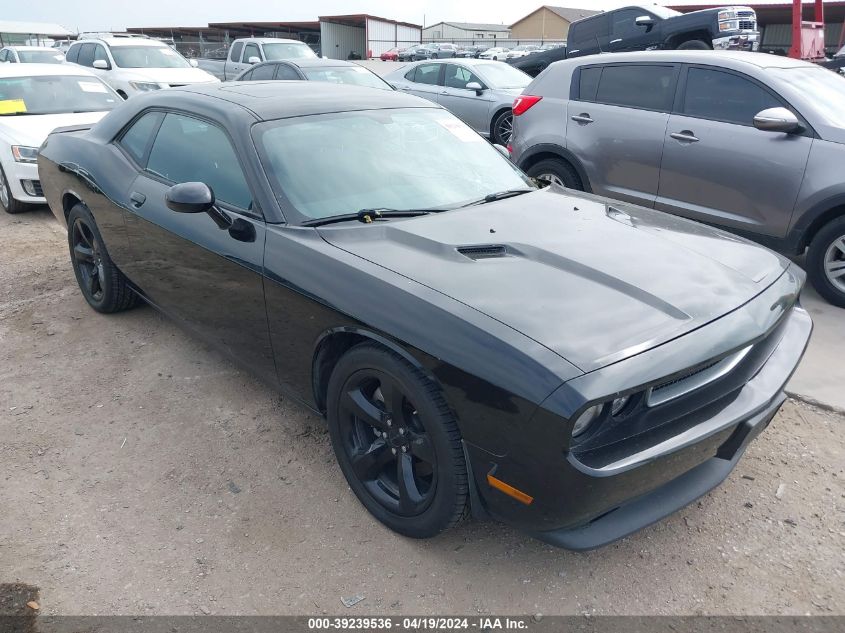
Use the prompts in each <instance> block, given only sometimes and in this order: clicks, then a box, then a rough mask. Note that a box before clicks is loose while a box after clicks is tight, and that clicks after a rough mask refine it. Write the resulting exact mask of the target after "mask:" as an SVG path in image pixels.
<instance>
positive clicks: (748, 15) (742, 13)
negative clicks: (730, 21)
mask: <svg viewBox="0 0 845 633" xmlns="http://www.w3.org/2000/svg"><path fill="white" fill-rule="evenodd" d="M736 17H738V18H739V19H740V20H741V19H742V18H756V17H757V16H756V15H754V11H737V12H736Z"/></svg>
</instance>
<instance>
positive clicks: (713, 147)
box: [655, 66, 813, 237]
mask: <svg viewBox="0 0 845 633" xmlns="http://www.w3.org/2000/svg"><path fill="white" fill-rule="evenodd" d="M776 107H787V108H788V107H789V104H788V103H786V102H785V101H784V100H783V99H782V98H781V97H780V96H778V95H777V94H776V93H774V92H773V91H771V90H770V89H769V88H767V87H766V86H764V85H763V84H761V83H759V82H758V81H756V80H754V79H752V78H751V77H749V76H747V75H743V74H741V73H737V72H733V71H728V70H724V69H716V68H712V67H707V66H690V67H688V68H686V69H685V73H684V77H683V80H682V82H681V89H680V94H679V102H678V103H677V104H676V113H675V114H672V116H671V117H670V118H669V125H668V127H667V129H666V136H665V149H664V152H663V161H662V166H661V173H660V189H659V192H658V196H657V200H656V203H655V206H656V208H658V209H660V210H662V211H668V212H670V213H676V214H678V215H683V216H686V217H689V218H693V219H696V220H703V221H705V222H710V223H715V224H720V225H723V226H726V227H732V228H737V229H741V230H748V231H753V232H755V233H763V234H766V235H775V236H779V237H782V236H785V235H786V232H787V229H788V227H789V221H790V218H791V216H792V210H793V207H794V205H795V201H796V199H797V196H798V191H799V189H800V187H801V182H802V180H803V177H804V171H805V169H806V166H807V160H808V158H809V154H810V148H811V146H812V143H813V139H812V134H811V132H810V131H809V129H808V130H807V131H805V132H804V133H799V134H785V133H782V132H769V131H763V130H758V129H757V128H755V127H754V122H753V120H754V116H755V115H756V114H757V113H758V112H760V111H761V110H765V109H767V108H776ZM796 114H798V113H797V112H796ZM799 118H800V115H799Z"/></svg>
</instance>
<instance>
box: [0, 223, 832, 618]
mask: <svg viewBox="0 0 845 633" xmlns="http://www.w3.org/2000/svg"><path fill="white" fill-rule="evenodd" d="M0 232H2V234H3V235H5V236H6V237H5V239H6V242H5V244H6V246H5V247H4V248H3V249H2V251H0V271H2V272H0V276H2V283H0V508H2V510H0V583H7V584H12V583H26V584H28V585H32V586H34V587H37V588H38V589H39V590H40V604H41V613H43V614H47V615H49V614H74V615H93V614H146V615H151V614H200V613H215V614H217V613H219V614H228V615H234V614H302V613H315V614H318V613H342V614H343V615H361V614H370V613H384V614H402V613H417V614H444V613H467V614H472V613H537V612H540V613H543V614H581V613H595V614H700V613H705V614H805V613H810V614H832V613H837V614H845V578H843V576H845V459H843V456H845V450H843V449H845V439H843V435H844V434H843V428H844V427H843V422H845V419H843V418H842V417H839V416H837V415H836V414H833V413H829V412H825V411H821V410H819V409H815V408H812V407H810V406H807V405H804V404H800V403H797V402H794V401H789V402H788V403H787V404H786V405H785V407H784V409H783V410H782V412H781V413H780V414H779V415H778V416H777V418H775V420H774V422H773V423H772V425H771V426H770V427H769V429H768V430H767V431H766V432H765V433H764V434H763V435H762V436H761V437H760V438H759V439H758V440H757V441H756V442H755V443H754V444H753V445H752V446H751V447H750V449H749V451H748V453H747V454H746V456H745V458H744V459H743V460H742V461H741V462H740V464H739V466H738V467H737V469H736V471H735V472H734V473H733V474H732V475H731V476H730V478H729V479H728V481H727V482H726V483H725V484H724V485H723V486H721V487H720V488H718V489H717V490H715V491H714V492H712V493H711V494H709V495H707V496H706V497H704V498H703V499H701V500H700V501H699V502H698V503H696V504H693V505H692V506H690V507H688V508H686V509H684V510H682V511H681V512H679V513H677V514H675V515H674V516H672V517H670V518H669V519H667V520H665V521H663V522H661V523H660V524H658V525H656V526H653V527H651V528H648V529H646V530H644V531H642V532H640V533H638V534H636V535H634V536H632V537H630V538H627V539H625V540H623V541H621V542H619V543H616V544H614V545H611V546H609V547H606V548H604V549H602V550H599V551H595V552H590V553H586V554H577V553H572V552H567V551H563V550H557V549H554V548H551V547H550V546H547V545H545V544H542V543H539V542H537V541H534V540H532V539H530V538H528V537H526V536H524V535H522V534H520V533H518V532H516V531H514V530H512V529H510V528H508V527H505V526H502V525H498V524H495V523H476V522H470V523H467V524H465V525H463V526H461V527H459V528H458V529H455V530H453V531H452V532H450V533H448V534H446V535H443V536H441V537H439V538H437V539H434V540H430V541H425V542H419V541H412V540H408V539H405V538H402V537H399V536H397V535H394V534H392V533H391V532H389V531H388V530H387V529H385V528H383V527H382V526H381V525H380V524H378V523H376V522H375V521H374V520H373V519H371V518H370V516H369V515H368V514H367V513H366V512H365V511H364V510H363V508H362V507H361V505H360V504H359V503H358V502H357V501H356V499H355V498H354V496H353V495H352V493H351V491H350V490H349V489H348V487H347V485H346V483H345V481H344V479H343V477H342V475H341V473H340V471H339V469H338V467H337V466H336V464H335V460H334V457H333V455H332V452H331V448H330V445H329V441H328V437H327V434H326V430H325V428H324V425H323V422H322V420H320V419H319V418H317V417H315V416H314V415H313V414H311V413H309V412H308V411H306V410H305V409H303V408H301V407H300V406H298V405H295V404H292V403H290V402H288V401H286V400H284V399H283V398H281V397H280V396H279V395H278V394H277V393H275V392H274V391H273V390H272V389H271V388H270V387H268V386H266V385H264V384H262V383H260V382H258V381H257V380H255V379H253V378H252V377H251V376H249V375H248V374H246V373H244V372H242V371H240V370H238V369H237V368H235V367H234V366H233V365H231V364H230V363H229V362H228V361H227V360H225V359H224V358H222V357H221V356H220V355H219V354H218V353H217V352H215V351H213V350H210V349H208V348H206V347H204V346H203V345H202V344H199V343H197V342H196V341H195V340H194V339H192V338H191V337H190V336H189V335H187V334H185V333H184V332H182V331H181V330H180V329H179V328H177V327H176V326H174V324H173V323H171V322H169V321H168V320H166V319H164V318H162V317H161V316H160V315H158V314H157V313H156V312H154V311H153V310H152V309H150V308H140V309H137V310H134V311H131V312H128V313H124V314H122V315H117V316H111V317H105V316H102V315H99V314H96V313H95V312H93V311H92V310H91V309H90V308H88V306H87V305H86V304H85V303H84V301H83V299H82V297H81V295H80V294H79V292H78V291H77V289H76V285H75V282H74V280H73V276H72V273H71V268H70V265H69V262H68V255H67V247H66V243H65V235H64V232H63V230H62V229H61V227H60V226H59V225H58V224H57V223H56V222H55V221H54V220H53V218H52V216H51V215H50V214H49V211H47V210H46V209H45V210H36V211H33V212H31V213H28V214H25V215H20V216H9V215H5V214H4V215H3V216H2V217H0ZM353 595H361V596H363V597H364V600H363V601H362V602H360V603H359V604H357V605H355V606H353V607H351V608H346V607H344V606H343V605H342V603H341V597H349V596H353Z"/></svg>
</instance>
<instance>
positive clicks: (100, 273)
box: [67, 204, 139, 314]
mask: <svg viewBox="0 0 845 633" xmlns="http://www.w3.org/2000/svg"><path fill="white" fill-rule="evenodd" d="M67 227H68V230H67V237H68V247H69V248H70V260H71V263H72V264H73V272H74V274H75V275H76V282H77V283H78V284H79V289H80V290H81V291H82V296H83V297H85V300H86V301H87V302H88V305H90V306H91V307H92V308H94V309H95V310H96V311H97V312H102V313H104V314H110V313H112V312H121V311H123V310H128V309H129V308H132V307H134V306H136V305H137V304H138V301H139V298H138V295H137V294H135V292H133V291H132V289H131V288H129V284H128V282H127V280H126V277H125V276H124V275H123V273H122V272H120V271H119V270H118V269H117V266H115V265H114V263H113V262H112V260H111V258H110V257H109V254H108V251H107V250H106V244H105V242H103V237H102V236H101V235H100V230H99V229H98V228H97V223H96V221H95V220H94V216H93V215H91V212H90V211H89V210H88V209H87V208H86V207H85V206H84V205H82V204H77V205H74V207H73V208H72V209H71V210H70V213H69V214H68V219H67Z"/></svg>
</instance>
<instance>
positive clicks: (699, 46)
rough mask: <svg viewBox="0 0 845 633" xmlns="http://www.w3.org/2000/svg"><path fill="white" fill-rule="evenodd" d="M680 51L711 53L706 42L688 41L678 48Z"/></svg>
mask: <svg viewBox="0 0 845 633" xmlns="http://www.w3.org/2000/svg"><path fill="white" fill-rule="evenodd" d="M678 50H679V51H709V50H710V45H709V44H707V42H705V41H704V40H687V41H686V42H683V43H682V44H680V45H679V46H678Z"/></svg>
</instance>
